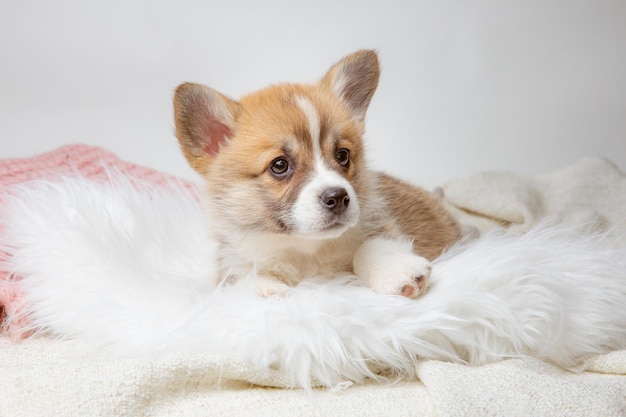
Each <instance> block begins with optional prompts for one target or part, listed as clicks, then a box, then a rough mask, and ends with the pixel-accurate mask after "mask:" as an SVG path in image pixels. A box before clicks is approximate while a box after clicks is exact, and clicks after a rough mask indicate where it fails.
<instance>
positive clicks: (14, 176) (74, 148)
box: [0, 144, 193, 340]
mask: <svg viewBox="0 0 626 417" xmlns="http://www.w3.org/2000/svg"><path fill="white" fill-rule="evenodd" d="M111 169H113V170H115V171H117V172H120V173H122V174H124V175H126V176H127V177H129V178H136V179H139V180H141V181H142V182H144V183H148V184H154V185H166V184H168V183H169V184H171V183H172V182H174V183H177V184H181V185H182V186H184V187H186V188H189V189H193V185H192V183H190V182H185V181H183V180H181V179H178V178H176V177H173V176H171V175H168V174H164V173H162V172H159V171H156V170H154V169H151V168H146V167H142V166H139V165H136V164H132V163H130V162H125V161H122V160H121V159H120V158H119V157H118V156H117V155H115V154H113V153H111V152H108V151H106V150H104V149H102V148H99V147H94V146H88V145H81V144H79V145H68V146H64V147H61V148H59V149H56V150H53V151H51V152H47V153H44V154H41V155H37V156H34V157H32V158H20V159H0V204H2V203H3V197H4V196H5V195H6V194H7V193H9V192H10V186H12V185H16V184H20V183H25V182H28V181H33V180H40V179H53V178H54V177H56V176H77V175H81V176H84V177H86V178H90V179H96V180H106V179H107V178H108V173H107V172H108V171H110V170H111ZM0 223H1V222H0ZM2 232H3V231H2V230H1V229H0V233H2ZM6 256H7V255H6V254H5V253H1V252H0V261H1V260H2V259H3V258H6ZM19 280H20V277H19V276H15V275H13V274H10V272H9V271H6V270H3V268H2V263H1V262H0V323H4V325H3V326H0V329H1V331H4V332H7V333H8V334H9V336H10V337H11V338H12V339H14V340H15V339H20V338H23V337H25V336H27V334H25V332H24V331H23V330H22V329H23V327H24V326H23V324H24V323H20V322H18V321H16V320H11V318H12V317H13V316H16V313H17V312H18V310H17V309H18V308H19V302H18V301H19V297H20V290H19Z"/></svg>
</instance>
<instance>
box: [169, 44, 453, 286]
mask: <svg viewBox="0 0 626 417" xmlns="http://www.w3.org/2000/svg"><path fill="white" fill-rule="evenodd" d="M378 77H379V68H378V58H377V56H376V54H375V53H374V52H373V51H359V52H356V53H354V54H352V55H350V56H348V57H346V58H344V59H343V60H341V61H339V62H338V63H337V64H335V65H334V66H333V67H331V69H330V70H329V71H328V72H327V74H326V75H325V76H324V77H323V78H322V79H321V80H320V82H318V83H315V84H308V85H305V84H281V85H275V86H270V87H267V88H265V89H262V90H260V91H257V92H255V93H252V94H250V95H247V96H245V97H243V98H241V99H240V100H238V101H235V100H233V99H230V98H228V97H226V96H224V95H222V94H220V93H218V92H217V91H215V90H212V89H210V88H209V87H205V86H202V85H198V84H190V83H186V84H182V85H180V86H179V87H178V88H177V90H176V94H175V97H174V109H175V120H176V134H177V137H178V140H179V142H180V145H181V148H182V150H183V153H184V155H185V157H186V159H187V160H188V161H189V164H190V165H191V166H192V167H193V168H194V169H195V170H196V171H197V172H199V173H200V174H201V175H202V176H203V177H204V179H205V180H206V184H207V202H208V204H207V207H208V210H209V212H210V213H209V215H210V217H211V219H213V220H214V224H213V227H212V232H213V233H214V235H215V237H216V239H217V240H218V241H219V242H220V250H219V251H218V261H219V263H220V266H221V268H220V270H221V274H222V276H223V278H224V279H226V280H232V279H235V280H236V279H239V278H241V277H244V276H251V275H254V276H256V277H257V282H260V283H262V284H261V285H262V286H266V287H267V288H269V289H266V290H260V292H261V293H263V294H264V295H268V294H271V293H274V292H284V288H282V287H277V286H276V285H275V284H273V283H275V282H277V281H278V282H282V283H287V284H294V283H297V282H298V281H299V280H301V279H303V278H306V277H310V276H315V275H320V274H326V275H328V274H333V273H341V272H355V273H356V271H357V270H359V268H361V269H363V268H365V267H366V266H367V267H366V268H365V270H364V271H363V272H361V275H368V278H364V277H362V278H364V279H365V280H366V281H368V282H369V283H370V284H371V285H372V287H373V288H374V289H375V290H379V291H380V292H390V293H398V294H402V295H406V296H415V295H417V294H418V293H421V292H423V291H424V290H425V280H426V279H427V277H428V274H429V271H430V267H429V266H428V265H427V263H425V262H426V261H424V262H422V261H420V259H423V258H421V257H425V258H427V259H434V258H435V257H436V256H438V255H439V254H440V253H441V252H442V251H443V250H444V249H445V248H446V247H448V246H450V245H451V244H452V243H454V242H455V241H456V240H458V238H459V237H460V234H461V233H460V228H459V226H458V224H457V223H456V222H455V221H454V219H453V218H452V217H451V216H450V215H449V214H448V213H447V212H446V211H445V209H444V208H443V206H442V205H441V204H440V202H439V201H438V200H437V199H435V198H433V197H432V196H431V195H430V193H428V192H426V191H424V190H422V189H420V188H418V187H415V186H412V185H410V184H407V183H405V182H403V181H400V180H397V179H395V178H392V177H389V176H387V175H384V174H378V173H375V172H372V171H370V170H369V169H368V168H367V166H366V162H365V156H364V147H363V143H362V135H363V133H364V118H365V112H366V110H367V106H368V105H369V102H370V100H371V97H372V95H373V93H374V91H375V90H376V87H377V84H378ZM303 102H304V103H308V104H307V106H310V108H311V109H312V110H311V111H313V114H308V113H307V111H306V109H307V108H308V107H305V108H303V107H302V106H303V104H302V103H303ZM312 117H313V118H314V119H315V120H316V121H317V124H315V125H314V126H313V127H314V128H315V131H311V126H310V123H312V120H313V119H311V118H312ZM317 130H319V138H313V137H312V135H313V134H314V133H315V132H316V131H317ZM340 149H347V150H349V164H347V165H345V166H343V165H340V164H339V163H338V161H337V159H336V158H337V152H338V150H340ZM277 158H282V159H284V160H286V161H288V164H289V167H290V171H289V173H288V175H286V176H285V177H277V176H276V175H275V173H273V172H272V170H271V165H272V162H273V161H275V160H276V159H277ZM319 158H322V160H323V161H324V162H323V165H324V169H325V170H326V171H324V172H327V174H324V175H326V176H328V177H329V178H336V181H338V182H340V183H341V184H346V185H345V187H347V188H349V189H350V190H353V192H354V197H355V199H354V201H353V202H349V203H350V204H352V206H350V207H351V208H350V209H349V210H352V211H354V210H356V208H355V207H359V209H360V211H359V212H358V213H357V214H356V215H358V219H359V220H358V223H357V224H356V225H355V226H353V227H349V228H347V229H345V231H343V232H340V233H341V235H338V236H335V237H332V238H326V237H316V238H308V237H307V235H306V233H313V234H314V235H315V236H317V235H316V233H318V234H320V233H321V235H319V236H325V235H323V233H325V231H324V230H325V229H322V230H320V231H319V232H316V231H315V230H314V231H313V232H306V233H305V235H302V233H303V232H302V231H301V230H299V227H300V226H298V224H299V223H298V222H299V221H300V220H301V217H302V216H305V217H303V218H306V219H308V217H307V216H310V213H308V211H307V210H308V209H307V207H308V206H307V205H306V204H309V203H306V204H305V203H299V201H300V200H302V198H305V201H308V200H306V198H309V197H310V198H312V199H313V200H312V201H315V198H317V197H315V196H314V195H312V196H308V197H307V195H304V196H303V192H304V191H303V189H304V188H305V187H306V186H307V184H312V183H311V181H312V178H314V177H315V175H318V172H320V171H319V169H320V168H319V164H320V161H319ZM319 181H322V180H319ZM348 184H349V185H348ZM309 186H310V187H312V185H309ZM351 192H352V191H351ZM298 204H300V205H302V207H304V208H300V206H299V205H298ZM303 204H304V205H303ZM312 204H313V208H312V209H314V211H315V213H317V210H322V213H321V214H320V216H321V217H320V221H322V220H323V221H326V220H324V219H326V218H330V220H328V221H333V222H334V221H343V220H341V219H342V217H341V216H342V213H340V214H337V215H336V216H335V214H332V215H331V214H330V213H329V212H326V211H324V210H325V209H321V208H320V207H317V206H316V205H315V204H314V203H312ZM296 208H297V210H296ZM294 210H295V211H296V212H297V213H299V214H298V215H297V216H296V215H295V214H294ZM298 210H300V211H298ZM303 210H304V211H303ZM349 210H346V213H348V212H349ZM348 214H350V213H348ZM348 214H345V216H348V217H347V218H348V219H349V218H352V217H350V216H349V215H348ZM350 215H352V214H350ZM294 216H295V217H294ZM333 216H335V217H336V219H335V217H333ZM345 221H348V220H345ZM314 224H315V223H314ZM337 227H342V228H346V227H347V226H343V223H339V226H337ZM342 230H343V229H342ZM377 236H379V237H381V238H384V239H387V240H384V239H383V240H382V241H380V242H378V241H376V240H374V241H371V242H369V243H371V244H369V245H368V244H364V243H368V240H369V239H373V238H375V237H377ZM407 240H410V241H412V242H413V250H414V252H415V253H416V254H417V255H419V256H416V255H415V254H413V255H411V254H407V256H404V257H403V258H402V259H403V260H401V261H398V262H399V263H403V262H404V264H406V266H407V267H406V268H404V269H405V270H406V269H408V270H411V269H412V270H414V271H415V273H412V272H411V273H409V278H402V279H399V280H395V278H394V277H393V276H392V277H391V278H386V279H387V280H388V281H389V280H391V281H393V282H378V281H376V280H377V277H376V276H371V277H369V275H371V274H370V271H373V270H377V266H378V265H379V264H380V266H381V269H380V270H381V271H382V270H384V265H385V264H384V259H382V260H381V261H380V262H378V263H377V264H375V265H374V266H372V267H371V268H370V266H368V265H369V262H370V261H371V259H370V258H371V257H372V256H371V254H369V252H368V250H369V251H371V250H377V249H375V248H376V247H378V246H376V245H379V244H380V245H382V246H381V247H382V248H383V249H382V252H385V251H386V250H387V248H392V247H395V246H394V245H396V244H395V243H394V241H397V242H398V245H400V246H398V247H399V248H400V249H398V250H404V249H401V247H402V244H401V242H403V241H407ZM385 242H387V243H385ZM373 248H374V249H373ZM359 253H360V254H361V255H362V256H361V257H360V258H359V259H362V260H361V261H359V265H356V264H354V266H353V262H357V260H356V259H357V256H356V255H355V254H359ZM363 254H365V255H363ZM392 255H393V250H391V251H390V255H388V257H390V256H392ZM374 256H376V253H374ZM381 256H383V255H381ZM420 256H421V257H420ZM353 258H354V260H353ZM389 262H395V261H392V260H391V258H390V259H389ZM392 266H393V265H392ZM393 271H394V270H393V268H390V269H389V271H388V272H387V271H385V272H384V273H382V275H384V274H392V275H393V274H394V272H393ZM372 273H373V272H372ZM398 273H400V272H398ZM402 273H404V272H402ZM411 277H412V278H411ZM276 280H277V281H276ZM403 280H405V281H406V283H405V281H403ZM407 280H408V281H407ZM370 281H371V282H370ZM373 281H376V282H373ZM396 281H397V282H396ZM422 284H424V285H422ZM281 285H282V284H281ZM416 286H417V287H419V288H418V289H416V290H414V287H416ZM417 287H416V288H417ZM277 288H280V289H277Z"/></svg>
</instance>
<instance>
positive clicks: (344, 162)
mask: <svg viewBox="0 0 626 417" xmlns="http://www.w3.org/2000/svg"><path fill="white" fill-rule="evenodd" d="M335 159H336V160H337V163H338V164H339V165H341V166H342V167H346V168H347V167H348V165H349V164H350V151H349V150H347V149H346V148H341V149H339V150H338V151H337V154H336V155H335Z"/></svg>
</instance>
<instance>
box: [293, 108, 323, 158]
mask: <svg viewBox="0 0 626 417" xmlns="http://www.w3.org/2000/svg"><path fill="white" fill-rule="evenodd" d="M296 103H297V104H298V107H300V110H302V113H304V117H306V120H307V123H308V125H309V134H310V135H311V145H312V146H313V155H315V160H316V161H318V162H319V161H321V159H322V150H321V148H320V139H321V138H320V117H319V114H318V113H317V109H316V108H315V106H314V105H313V103H311V101H310V100H307V99H306V98H304V97H302V96H296Z"/></svg>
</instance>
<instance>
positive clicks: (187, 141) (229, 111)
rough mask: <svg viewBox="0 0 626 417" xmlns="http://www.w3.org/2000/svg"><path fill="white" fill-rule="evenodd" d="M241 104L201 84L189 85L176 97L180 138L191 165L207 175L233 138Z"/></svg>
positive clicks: (178, 136) (182, 87) (179, 90)
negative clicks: (212, 160)
mask: <svg viewBox="0 0 626 417" xmlns="http://www.w3.org/2000/svg"><path fill="white" fill-rule="evenodd" d="M238 107H239V105H238V104H237V102H236V101H234V100H231V99H230V98H228V97H226V96H224V95H222V94H220V93H218V92H217V91H215V90H213V89H211V88H209V87H206V86H204V85H201V84H193V83H185V84H181V85H179V86H178V88H177V89H176V93H175V94H174V119H175V123H176V137H177V138H178V141H179V142H180V146H181V147H182V149H183V153H184V154H185V157H186V158H187V161H189V164H190V165H191V166H192V167H193V168H194V169H195V170H196V171H198V172H200V173H203V172H204V170H205V168H206V165H207V164H208V162H210V160H211V159H212V158H213V157H215V156H216V155H217V154H218V153H219V151H220V148H221V147H222V146H224V144H225V142H226V141H227V140H228V139H229V138H231V137H232V134H233V129H234V123H235V117H236V114H237V111H238Z"/></svg>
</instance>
